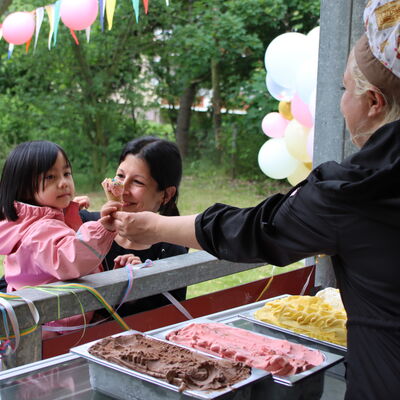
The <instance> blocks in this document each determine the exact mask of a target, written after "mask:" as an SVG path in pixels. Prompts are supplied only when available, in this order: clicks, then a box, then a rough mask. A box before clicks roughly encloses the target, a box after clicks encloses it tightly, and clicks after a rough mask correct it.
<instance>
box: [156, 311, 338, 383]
mask: <svg viewBox="0 0 400 400" xmlns="http://www.w3.org/2000/svg"><path fill="white" fill-rule="evenodd" d="M245 307H246V308H248V305H246V306H245ZM235 310H239V308H236V309H235ZM207 322H221V323H224V324H227V325H231V326H235V327H237V328H241V329H247V330H250V331H252V332H254V333H256V334H259V335H262V336H267V337H270V338H273V339H276V338H277V336H276V335H274V334H273V332H271V333H272V334H268V333H265V332H263V331H260V330H258V329H257V327H258V326H259V325H254V324H253V323H252V321H251V322H250V321H249V323H248V324H247V325H246V322H247V321H246V320H245V319H243V318H242V317H240V315H239V314H237V315H233V316H228V315H226V316H225V317H221V318H209V317H207V316H206V317H200V318H196V319H192V320H190V321H186V322H181V323H178V324H175V325H173V326H167V327H165V328H160V329H157V330H156V331H155V332H153V333H152V332H149V334H150V335H151V336H152V337H155V338H159V339H165V338H166V336H167V335H168V333H169V332H171V331H175V330H177V329H180V328H183V327H184V326H186V325H189V324H191V323H207ZM290 333H292V332H290ZM279 339H285V340H287V341H289V342H293V343H296V344H301V345H303V346H305V347H308V348H309V349H312V350H319V351H320V352H321V353H322V355H323V358H324V361H323V362H322V364H320V365H317V366H316V367H313V368H311V369H309V370H307V371H304V372H300V373H298V374H294V375H289V376H280V375H275V374H272V379H273V380H274V382H277V383H280V384H282V385H286V386H293V385H295V384H297V383H299V382H300V381H303V380H305V379H307V378H310V377H311V376H315V375H318V374H319V373H320V372H322V371H324V370H326V369H327V368H330V367H333V366H334V365H336V364H338V363H340V362H341V361H342V360H343V358H344V357H343V354H335V353H333V352H331V351H330V349H329V348H327V347H325V346H317V345H316V346H314V345H313V343H312V342H310V341H308V340H307V341H306V342H305V341H304V340H299V338H298V337H296V336H295V335H293V337H290V338H287V337H284V338H282V337H280V338H279ZM307 339H308V337H307ZM182 347H186V346H182ZM203 354H208V353H203Z"/></svg>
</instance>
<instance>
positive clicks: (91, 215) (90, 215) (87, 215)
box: [79, 210, 100, 223]
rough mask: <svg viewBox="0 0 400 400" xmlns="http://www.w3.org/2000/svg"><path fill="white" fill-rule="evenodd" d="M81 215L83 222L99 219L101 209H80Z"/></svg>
mask: <svg viewBox="0 0 400 400" xmlns="http://www.w3.org/2000/svg"><path fill="white" fill-rule="evenodd" d="M79 215H80V216H81V219H82V222H83V223H85V222H88V221H97V220H98V219H100V212H99V211H88V210H80V211H79Z"/></svg>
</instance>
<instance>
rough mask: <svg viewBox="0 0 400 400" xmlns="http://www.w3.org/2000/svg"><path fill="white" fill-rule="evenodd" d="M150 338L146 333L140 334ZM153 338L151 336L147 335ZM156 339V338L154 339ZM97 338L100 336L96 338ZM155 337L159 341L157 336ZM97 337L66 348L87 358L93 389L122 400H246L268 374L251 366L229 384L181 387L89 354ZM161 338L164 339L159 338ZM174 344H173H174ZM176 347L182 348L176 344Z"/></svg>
mask: <svg viewBox="0 0 400 400" xmlns="http://www.w3.org/2000/svg"><path fill="white" fill-rule="evenodd" d="M134 333H139V334H141V335H143V333H142V332H138V331H135V330H131V331H127V332H123V333H120V334H116V335H113V336H121V335H130V334H134ZM144 336H148V337H151V336H150V335H146V334H145V335H144ZM151 338H153V339H154V337H151ZM155 339H157V338H155ZM100 340H101V339H100ZM158 340H162V339H159V338H158ZM98 341H99V340H95V341H93V342H90V343H86V344H83V345H80V346H77V347H73V348H71V349H70V352H71V353H74V354H77V355H79V356H81V357H83V358H85V359H87V360H88V361H89V372H90V381H91V385H92V387H93V388H94V389H95V390H98V391H100V392H103V393H105V394H107V395H109V396H112V397H113V398H119V399H122V400H150V399H151V400H153V399H163V400H175V399H179V400H184V399H193V398H194V399H206V400H208V399H218V400H225V399H226V400H228V399H229V400H230V399H232V400H250V399H251V390H252V384H254V383H256V382H259V381H264V380H269V379H270V378H271V374H270V373H268V372H266V371H263V370H260V369H256V368H252V372H251V375H250V377H249V378H247V379H244V380H243V381H240V382H237V383H236V384H234V385H232V386H231V387H228V388H224V389H220V390H209V391H200V390H183V391H182V392H180V391H179V388H178V387H177V386H175V385H172V384H169V383H168V382H165V381H163V380H161V379H157V378H154V377H152V376H149V375H146V374H143V373H140V372H137V371H134V370H132V369H130V368H125V367H123V366H120V365H118V364H114V363H112V362H109V361H106V360H103V359H101V358H98V357H96V356H93V355H92V354H90V353H89V351H88V350H89V348H90V347H91V346H92V345H94V344H95V343H96V342H98ZM163 341H165V340H163ZM168 343H170V342H168ZM174 345H176V344H174ZM176 346H178V347H183V346H179V345H176ZM191 350H192V351H194V352H195V353H200V354H203V355H206V356H207V357H211V358H216V359H220V358H219V357H215V356H212V355H210V354H207V353H203V352H201V351H197V350H193V349H191ZM271 383H272V380H271Z"/></svg>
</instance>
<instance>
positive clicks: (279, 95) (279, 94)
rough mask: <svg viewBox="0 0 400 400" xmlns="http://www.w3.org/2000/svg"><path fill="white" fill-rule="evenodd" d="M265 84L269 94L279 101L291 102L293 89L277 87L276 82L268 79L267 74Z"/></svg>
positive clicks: (268, 75)
mask: <svg viewBox="0 0 400 400" xmlns="http://www.w3.org/2000/svg"><path fill="white" fill-rule="evenodd" d="M265 83H266V85H267V89H268V92H269V94H270V95H271V96H272V97H273V98H275V99H276V100H279V101H291V100H292V98H293V96H294V89H290V88H285V87H283V86H280V85H278V84H277V83H276V82H274V81H273V80H272V78H270V74H267V77H266V78H265Z"/></svg>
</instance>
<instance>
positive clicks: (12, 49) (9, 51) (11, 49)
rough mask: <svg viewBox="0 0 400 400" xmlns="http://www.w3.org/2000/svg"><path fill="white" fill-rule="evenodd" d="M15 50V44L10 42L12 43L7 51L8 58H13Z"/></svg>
mask: <svg viewBox="0 0 400 400" xmlns="http://www.w3.org/2000/svg"><path fill="white" fill-rule="evenodd" d="M13 51H14V45H13V44H11V43H10V44H9V45H8V53H7V58H8V59H10V58H11V56H12V53H13Z"/></svg>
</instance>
